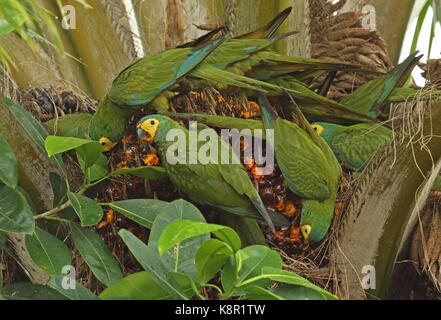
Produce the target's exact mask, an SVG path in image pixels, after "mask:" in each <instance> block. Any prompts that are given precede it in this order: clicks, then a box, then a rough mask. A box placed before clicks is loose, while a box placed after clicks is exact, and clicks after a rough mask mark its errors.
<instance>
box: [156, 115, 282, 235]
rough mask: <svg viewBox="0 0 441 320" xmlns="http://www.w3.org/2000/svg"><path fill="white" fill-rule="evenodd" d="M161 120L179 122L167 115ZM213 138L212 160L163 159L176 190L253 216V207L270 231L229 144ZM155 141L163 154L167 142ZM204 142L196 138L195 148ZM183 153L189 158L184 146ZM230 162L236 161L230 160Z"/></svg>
mask: <svg viewBox="0 0 441 320" xmlns="http://www.w3.org/2000/svg"><path fill="white" fill-rule="evenodd" d="M163 121H168V122H169V123H172V124H174V126H179V124H177V123H175V122H174V121H172V120H171V119H168V120H163ZM179 128H181V129H183V130H184V132H186V134H187V139H188V138H189V133H188V130H186V129H184V128H182V127H179ZM216 139H218V150H217V154H216V155H212V154H208V157H209V158H210V157H214V158H213V160H215V163H212V162H209V163H207V164H201V163H196V164H191V163H185V164H179V163H177V164H173V165H171V164H169V163H168V162H167V161H165V162H164V167H165V168H166V170H167V172H168V173H169V177H170V179H171V180H172V182H173V183H174V184H175V186H176V187H177V188H178V189H179V190H181V191H183V192H185V193H186V194H187V195H188V196H189V197H190V199H192V200H193V201H195V202H198V203H201V204H207V205H212V206H215V207H219V208H221V209H224V210H227V211H230V212H233V213H236V214H240V215H244V216H248V217H256V210H257V212H259V213H260V214H261V215H262V217H263V218H264V219H265V221H266V222H267V223H268V225H269V226H270V228H271V229H272V230H273V231H274V225H273V222H272V221H271V219H270V217H269V215H268V212H267V211H266V208H265V207H264V206H263V203H262V201H261V199H260V197H259V194H258V192H257V190H256V189H255V188H254V185H253V183H252V182H251V180H250V178H249V176H248V174H247V172H246V170H245V168H244V167H243V166H242V164H241V163H240V161H239V159H237V157H236V155H235V154H234V153H233V150H232V149H231V148H230V146H228V145H227V144H225V143H224V142H223V141H222V139H221V138H220V137H219V136H218V135H217V134H216ZM155 141H156V140H155ZM157 143H158V144H159V145H160V148H159V151H160V152H161V153H162V154H161V155H162V156H164V154H163V152H164V151H165V150H166V149H167V147H168V144H167V142H166V141H162V140H161V141H157ZM204 144H205V142H203V141H199V142H198V150H200V149H201V147H202V146H203V145H204ZM223 149H224V150H226V152H228V154H229V155H230V163H229V164H222V163H221V154H222V150H223ZM186 153H187V159H190V154H189V153H190V151H189V149H188V148H187V149H186ZM233 159H236V161H233ZM213 162H214V161H213ZM234 162H237V163H238V164H234ZM253 205H254V206H253Z"/></svg>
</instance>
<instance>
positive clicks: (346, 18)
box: [309, 0, 392, 100]
mask: <svg viewBox="0 0 441 320" xmlns="http://www.w3.org/2000/svg"><path fill="white" fill-rule="evenodd" d="M309 4H310V16H311V21H312V22H311V43H312V48H311V55H312V57H313V58H317V59H323V60H327V61H335V62H352V63H358V64H362V65H370V66H375V69H376V71H378V72H382V73H384V72H387V71H388V70H389V69H390V68H391V67H392V62H391V61H390V59H389V57H388V55H387V49H386V44H385V42H384V40H383V39H382V37H381V35H380V34H379V33H378V32H377V31H376V30H370V29H368V28H364V27H363V25H362V21H363V17H364V14H363V13H361V12H354V11H352V12H343V13H341V12H337V11H339V10H340V9H341V8H342V7H343V6H344V5H345V4H346V0H339V1H327V0H311V1H309ZM375 77H376V75H375V74H369V73H354V72H345V71H338V72H337V73H336V75H335V79H334V82H333V84H332V85H331V87H330V89H329V93H328V98H330V99H333V100H340V98H342V97H343V96H345V95H346V94H348V93H351V92H352V91H354V90H355V89H357V88H358V87H359V86H361V85H362V84H364V83H365V82H367V81H369V80H372V79H374V78H375ZM323 80H324V76H322V77H319V78H318V79H317V80H316V81H315V82H314V86H319V85H320V84H321V83H322V82H323Z"/></svg>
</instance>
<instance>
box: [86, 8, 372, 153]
mask: <svg viewBox="0 0 441 320" xmlns="http://www.w3.org/2000/svg"><path fill="white" fill-rule="evenodd" d="M289 12H290V10H285V11H284V12H282V13H281V14H279V15H278V16H277V17H276V18H275V19H274V20H273V21H272V22H271V23H270V24H269V25H267V26H266V27H264V28H262V29H259V30H260V31H256V32H253V33H250V34H248V35H244V36H242V37H238V38H235V39H230V38H228V37H227V36H224V37H221V38H219V39H217V40H214V41H208V42H202V44H200V45H199V46H197V47H183V48H175V49H170V50H166V51H163V52H160V53H157V54H153V55H150V56H147V57H144V58H142V59H140V60H139V61H137V62H135V63H134V64H132V65H131V66H129V67H127V68H126V69H125V70H123V71H122V72H121V73H120V74H119V75H118V77H117V78H116V79H115V80H114V81H113V83H112V85H111V87H110V88H109V89H108V91H107V93H106V95H105V97H104V98H103V99H102V100H101V102H100V105H99V107H98V111H97V113H96V114H95V115H94V116H93V118H92V121H91V123H90V128H89V129H90V137H91V138H92V139H94V140H98V141H100V142H101V144H102V145H103V151H108V150H110V149H111V148H113V147H114V146H115V145H116V143H117V141H118V140H119V139H120V138H121V137H122V134H123V131H124V128H125V124H126V122H127V118H128V117H129V116H130V115H131V113H132V110H131V107H140V106H148V107H149V108H151V109H154V110H156V111H165V110H167V109H168V107H169V104H168V102H169V100H170V99H171V98H173V97H174V96H176V95H177V94H179V93H181V92H185V91H188V90H198V89H201V88H204V87H206V86H209V85H211V86H215V87H216V88H218V89H219V90H229V89H231V88H232V87H233V88H234V87H235V88H241V89H242V90H245V91H248V92H250V90H251V92H255V91H256V90H257V91H263V92H265V93H267V94H269V95H282V94H284V93H285V91H288V92H290V94H292V95H293V96H295V97H296V98H297V99H298V100H299V101H300V102H303V103H305V104H307V105H310V106H313V105H316V106H317V108H319V107H321V108H322V109H323V108H324V109H325V110H327V109H330V110H327V111H328V112H330V113H332V114H334V115H339V114H348V116H347V117H348V118H354V119H355V120H356V121H358V122H370V121H372V118H370V117H367V116H366V115H363V114H359V113H357V112H354V111H353V110H351V109H349V108H346V107H344V106H343V105H341V104H339V103H337V102H334V101H332V100H329V99H326V98H325V97H322V96H320V95H319V94H317V93H315V92H314V91H312V90H310V89H308V88H307V86H306V85H305V84H304V83H302V82H301V81H299V80H296V79H295V77H293V76H291V77H289V80H290V81H282V80H286V79H287V78H286V76H289V75H292V74H293V73H295V72H297V71H299V72H303V71H304V70H305V69H316V70H334V69H339V70H352V71H353V70H361V69H363V68H365V67H361V66H358V65H352V64H347V63H333V62H326V61H320V60H315V59H306V58H295V57H287V56H284V55H281V54H278V53H276V52H274V51H272V50H270V49H269V47H270V46H271V45H272V44H274V43H275V42H277V41H278V40H280V39H283V38H286V37H288V36H290V35H292V34H295V33H296V32H290V33H286V34H283V35H279V36H275V35H274V34H275V32H276V31H277V29H278V27H279V26H280V24H281V23H282V22H283V21H284V20H285V19H286V17H287V16H288V15H289ZM249 37H261V38H257V39H254V38H249ZM252 77H255V79H254V78H252ZM262 80H265V81H262ZM279 84H289V86H288V87H287V88H284V87H281V86H280V85H279Z"/></svg>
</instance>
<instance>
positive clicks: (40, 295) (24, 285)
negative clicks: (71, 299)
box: [1, 282, 68, 300]
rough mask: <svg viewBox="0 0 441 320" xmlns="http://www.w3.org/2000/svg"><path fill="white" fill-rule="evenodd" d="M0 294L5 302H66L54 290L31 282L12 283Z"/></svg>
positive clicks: (64, 298)
mask: <svg viewBox="0 0 441 320" xmlns="http://www.w3.org/2000/svg"><path fill="white" fill-rule="evenodd" d="M1 294H2V296H3V297H4V298H6V299H7V300H68V299H67V298H66V297H64V296H63V295H61V294H60V293H58V292H57V291H55V290H54V289H51V288H49V287H46V286H42V285H39V284H33V283H31V282H16V283H12V284H10V285H7V286H5V287H4V288H3V289H2V291H1Z"/></svg>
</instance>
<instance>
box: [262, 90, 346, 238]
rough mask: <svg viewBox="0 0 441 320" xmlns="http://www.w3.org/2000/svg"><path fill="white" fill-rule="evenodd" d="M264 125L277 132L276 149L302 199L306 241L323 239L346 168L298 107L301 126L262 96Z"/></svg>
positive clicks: (287, 177)
mask: <svg viewBox="0 0 441 320" xmlns="http://www.w3.org/2000/svg"><path fill="white" fill-rule="evenodd" d="M258 99H259V106H260V108H261V113H262V120H263V125H264V127H265V130H266V136H267V137H268V133H269V131H268V130H272V132H273V136H274V146H273V147H274V153H275V157H276V160H277V164H278V165H279V168H280V170H281V171H282V174H283V178H284V180H285V182H286V184H287V185H288V187H289V189H290V190H291V191H292V192H293V193H294V194H296V195H298V196H299V197H301V198H302V199H303V201H302V216H301V220H300V230H301V232H302V234H303V237H304V238H305V240H306V241H310V242H317V241H320V240H322V239H323V237H324V236H325V235H326V232H327V231H328V229H329V226H330V224H331V221H332V217H333V215H334V207H335V201H336V198H337V190H338V184H339V180H340V176H341V174H342V169H341V166H340V164H339V162H338V161H337V159H336V158H335V155H334V153H333V152H332V150H331V149H330V148H329V146H328V145H327V143H326V142H325V141H324V140H323V139H322V138H321V137H320V136H319V135H318V134H317V133H316V132H315V131H314V129H313V128H312V127H311V125H310V124H309V122H308V121H307V120H306V118H305V117H304V116H303V114H302V112H301V111H300V110H299V109H297V113H296V114H297V116H298V118H299V121H300V126H299V125H297V124H295V123H293V122H290V121H287V120H284V119H281V118H280V117H278V116H277V115H276V113H275V112H274V110H273V109H272V107H271V105H270V103H269V101H268V99H267V98H266V96H265V95H263V94H260V93H259V96H258Z"/></svg>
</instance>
